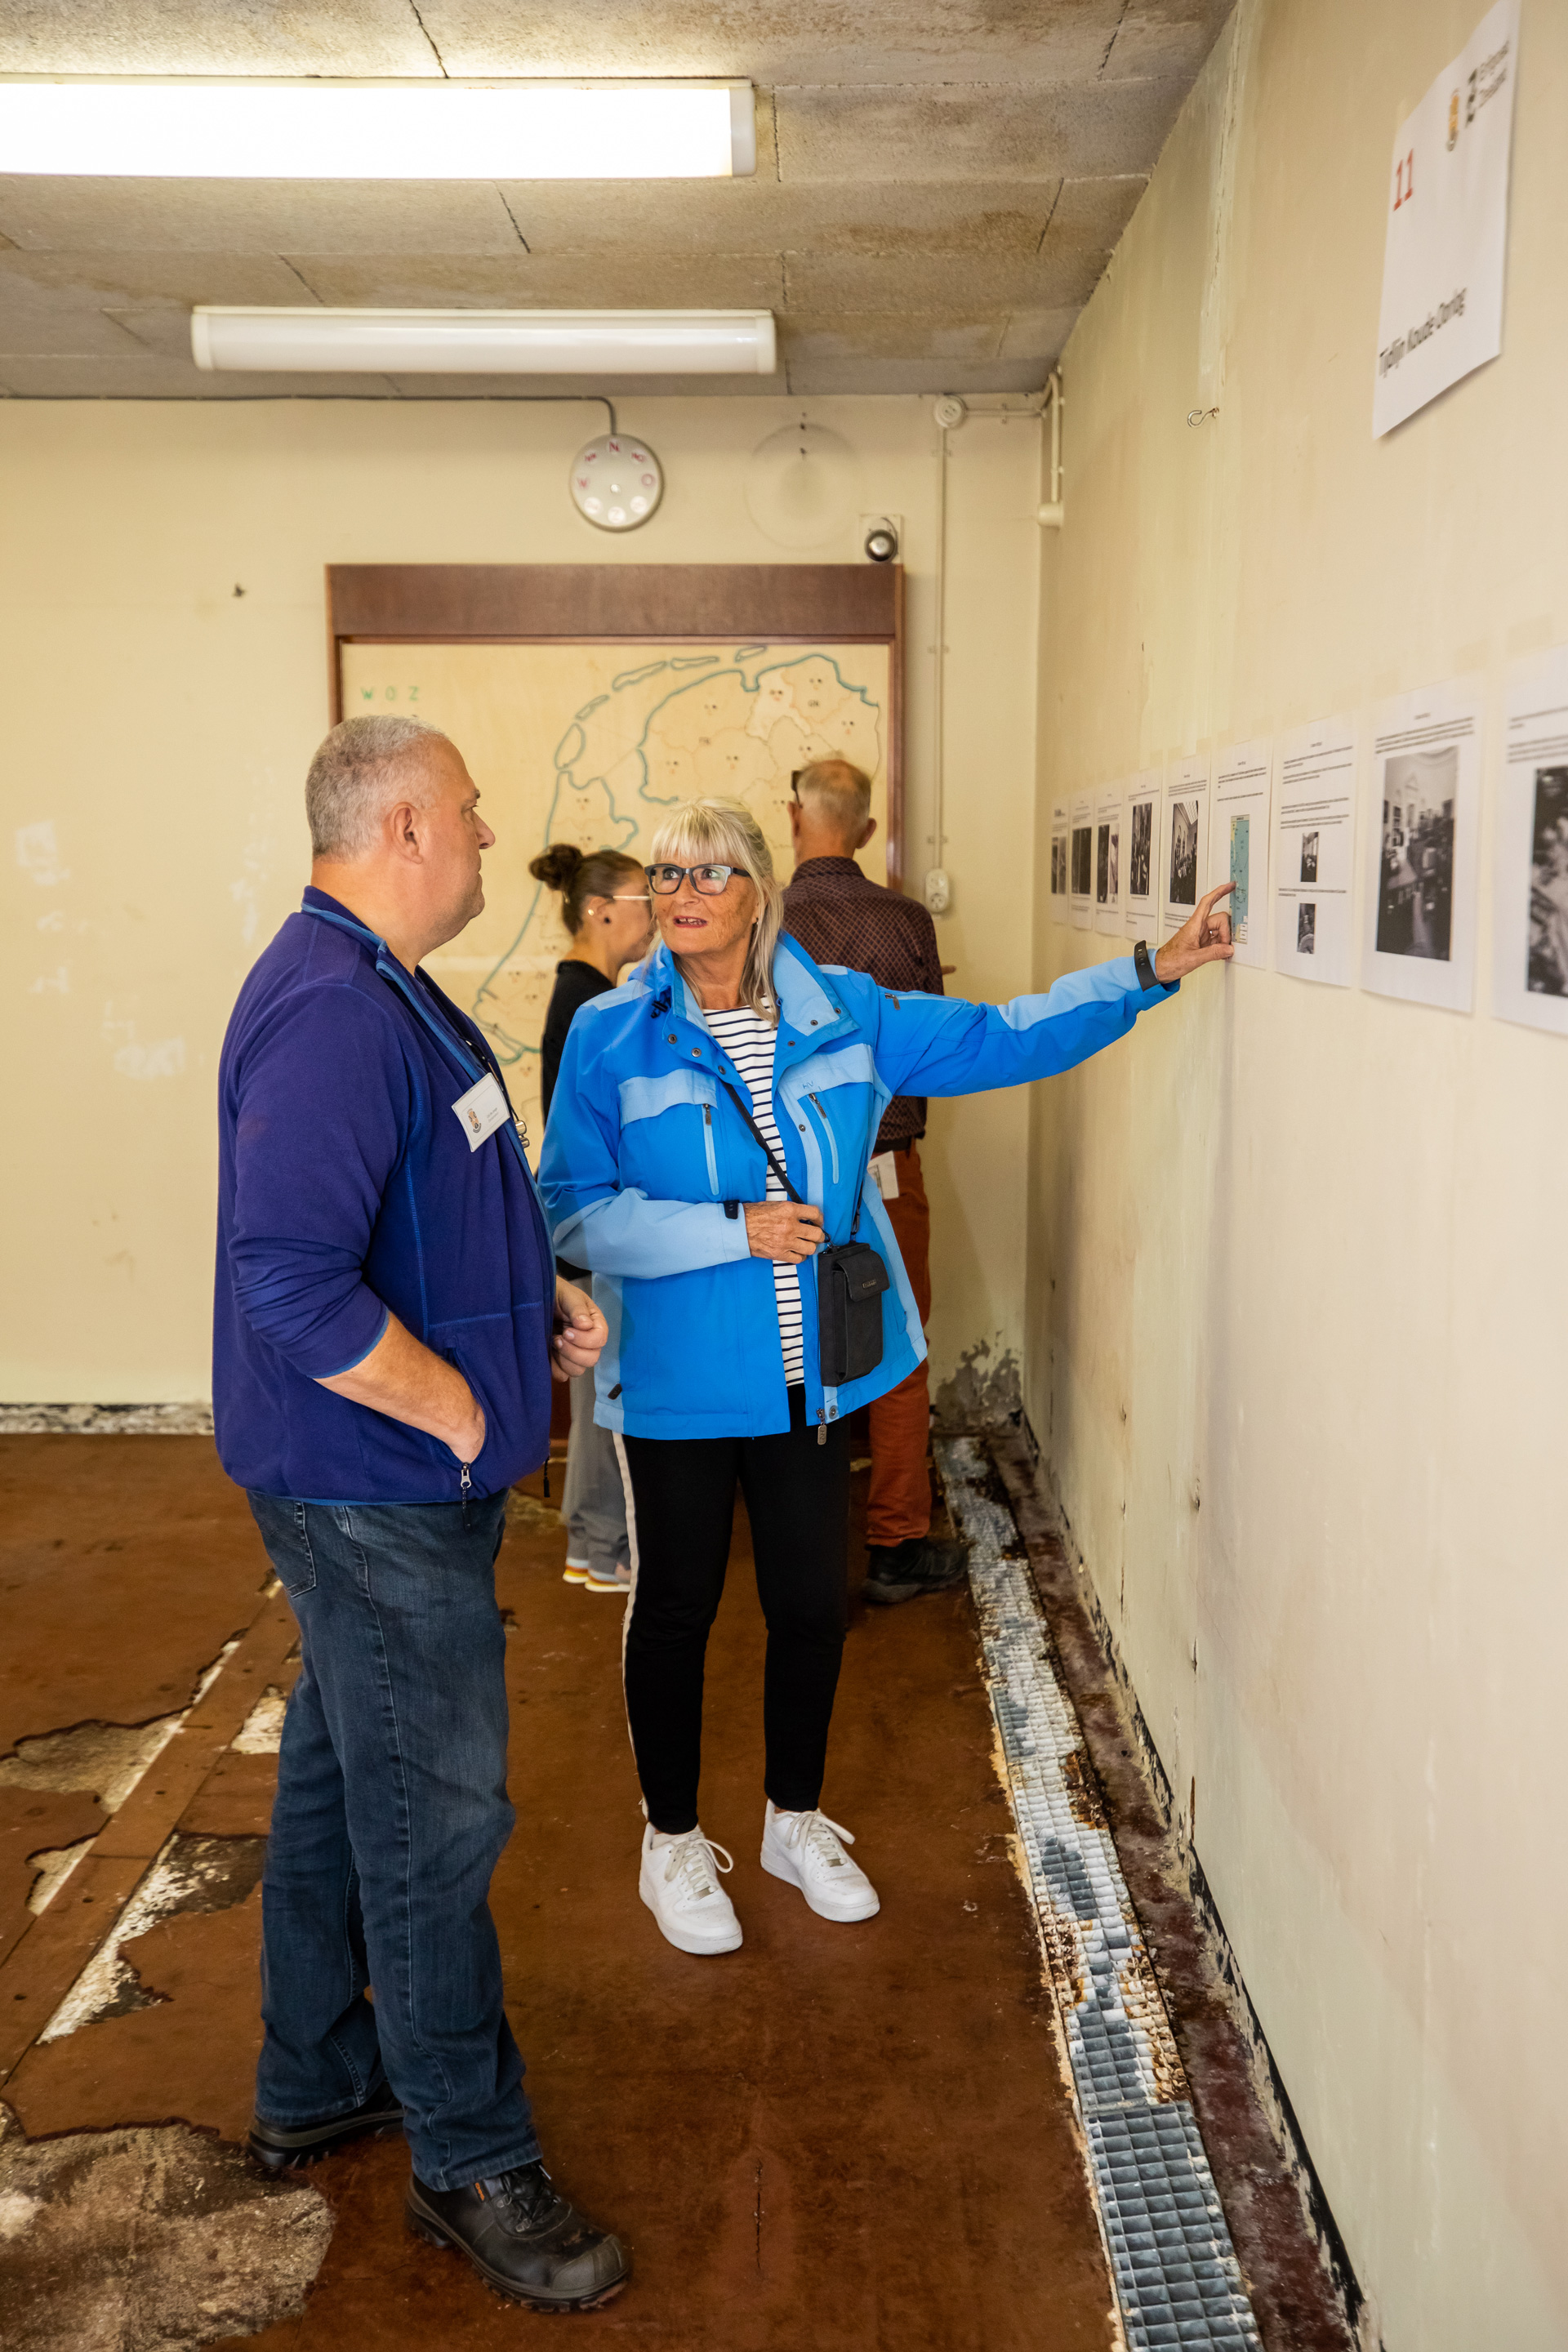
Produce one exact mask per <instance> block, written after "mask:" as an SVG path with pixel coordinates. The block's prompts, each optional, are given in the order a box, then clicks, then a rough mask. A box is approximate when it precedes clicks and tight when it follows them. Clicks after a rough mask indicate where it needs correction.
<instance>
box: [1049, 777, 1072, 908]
mask: <svg viewBox="0 0 1568 2352" xmlns="http://www.w3.org/2000/svg"><path fill="white" fill-rule="evenodd" d="M1068 846H1069V828H1068V804H1067V803H1066V801H1057V802H1055V803H1053V804H1052V808H1051V920H1052V922H1053V923H1065V922H1066V921H1067V919H1068Z"/></svg>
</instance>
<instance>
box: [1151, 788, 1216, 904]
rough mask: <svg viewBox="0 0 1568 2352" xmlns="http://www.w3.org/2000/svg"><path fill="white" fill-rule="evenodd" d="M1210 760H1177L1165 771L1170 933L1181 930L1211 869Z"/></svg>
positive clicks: (1167, 887)
mask: <svg viewBox="0 0 1568 2352" xmlns="http://www.w3.org/2000/svg"><path fill="white" fill-rule="evenodd" d="M1208 824H1209V763H1208V761H1207V760H1173V761H1172V762H1171V764H1170V766H1169V767H1168V768H1167V769H1166V771H1165V825H1164V867H1165V897H1164V904H1163V908H1162V909H1161V920H1162V922H1163V926H1164V929H1165V931H1166V933H1167V935H1168V934H1169V933H1171V932H1172V931H1179V930H1180V929H1181V928H1182V925H1183V924H1184V922H1185V921H1186V919H1187V917H1188V916H1189V915H1190V914H1191V913H1192V911H1193V909H1194V907H1195V906H1196V905H1197V903H1198V886H1199V882H1200V879H1201V877H1202V876H1203V875H1204V874H1205V871H1206V870H1207V857H1208Z"/></svg>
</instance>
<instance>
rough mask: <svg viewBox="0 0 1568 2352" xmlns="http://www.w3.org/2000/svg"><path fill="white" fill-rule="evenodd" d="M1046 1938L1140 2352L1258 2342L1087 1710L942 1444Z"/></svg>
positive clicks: (1009, 1537) (1014, 1567) (1124, 2307)
mask: <svg viewBox="0 0 1568 2352" xmlns="http://www.w3.org/2000/svg"><path fill="white" fill-rule="evenodd" d="M936 1456H937V1462H938V1465H939V1466H940V1468H941V1470H942V1477H943V1480H944V1482H945V1484H946V1487H947V1499H948V1508H949V1509H950V1511H951V1512H952V1520H953V1525H954V1526H955V1527H956V1528H958V1530H959V1532H960V1533H961V1534H962V1535H963V1536H964V1537H966V1538H968V1541H969V1543H970V1546H971V1550H970V1556H969V1580H970V1584H971V1587H972V1589H973V1594H974V1603H975V1608H976V1610H977V1612H978V1613H979V1618H980V1633H981V1641H982V1644H983V1647H984V1657H985V1674H986V1680H987V1682H988V1684H989V1686H990V1692H991V1703H992V1706H993V1709H994V1713H995V1717H996V1727H997V1730H998V1732H999V1733H1000V1736H1001V1740H1002V1748H1003V1753H1004V1755H1005V1759H1006V1764H1007V1777H1008V1783H1009V1792H1010V1795H1011V1797H1012V1802H1013V1812H1014V1817H1015V1819H1016V1822H1017V1825H1018V1835H1019V1839H1020V1841H1021V1843H1022V1845H1023V1849H1024V1854H1025V1859H1026V1864H1027V1867H1028V1874H1029V1885H1030V1887H1031V1890H1032V1892H1033V1895H1034V1898H1035V1914H1036V1917H1037V1921H1038V1924H1039V1930H1040V1942H1041V1945H1042V1947H1043V1948H1044V1951H1045V1955H1046V1962H1047V1967H1048V1969H1049V1970H1050V1975H1051V1981H1052V1984H1053V1986H1054V1987H1055V1990H1056V1995H1057V2000H1058V2005H1059V2007H1060V2011H1061V2015H1062V2018H1063V2021H1064V2022H1065V2025H1066V2028H1067V2042H1068V2058H1069V2060H1070V2062H1071V2065H1072V2076H1073V2084H1074V2087H1075V2089H1076V2091H1077V2095H1078V2103H1079V2113H1080V2114H1081V2116H1082V2118H1083V2126H1084V2131H1085V2135H1086V2137H1087V2139H1088V2142H1089V2169H1090V2173H1091V2176H1092V2178H1093V2182H1094V2189H1095V2195H1096V2198H1097V2199H1098V2200H1099V2205H1100V2221H1101V2224H1102V2226H1103V2229H1104V2231H1105V2240H1106V2245H1107V2248H1108V2251H1109V2252H1110V2264H1111V2272H1112V2276H1113V2278H1114V2280H1115V2284H1116V2298H1117V2302H1118V2304H1119V2305H1120V2306H1121V2318H1122V2324H1123V2326H1124V2327H1125V2329H1126V2332H1127V2341H1128V2343H1129V2344H1130V2345H1131V2346H1132V2347H1134V2352H1154V2347H1160V2352H1164V2347H1167V2346H1169V2347H1182V2346H1187V2345H1197V2346H1205V2345H1207V2346H1221V2345H1223V2346H1226V2347H1234V2346H1249V2347H1256V2352H1260V2347H1261V2343H1262V2338H1261V2337H1260V2336H1259V2335H1258V2322H1257V2320H1256V2319H1255V2318H1254V2317H1253V2314H1252V2305H1251V2304H1250V2303H1249V2302H1248V2300H1247V2289H1246V2287H1245V2286H1244V2285H1243V2284H1242V2278H1241V2269H1240V2265H1239V2264H1238V2263H1237V2259H1236V2252H1235V2249H1234V2248H1233V2247H1232V2245H1231V2242H1230V2232H1229V2231H1228V2230H1227V2229H1226V2222H1225V2214H1224V2211H1223V2210H1222V2209H1221V2206H1220V2201H1219V2192H1218V2190H1217V2189H1215V2183H1214V2175H1213V2173H1212V2172H1211V2171H1210V2169H1209V2161H1208V2158H1207V2156H1206V2155H1205V2152H1204V2144H1203V2140H1202V2138H1201V2137H1200V2135H1199V2132H1198V2126H1197V2118H1196V2116H1194V2112H1193V2103H1192V2095H1191V2093H1190V2091H1189V2090H1188V2087H1187V2081H1186V2076H1185V2074H1184V2073H1183V2070H1182V2062H1181V2059H1180V2058H1179V2056H1178V2055H1177V2052H1176V2045H1175V2042H1174V2040H1173V2036H1172V2033H1171V2027H1170V2021H1169V2020H1168V2018H1167V2017H1166V2015H1165V2009H1164V2003H1163V2000H1161V1997H1160V1992H1159V1988H1158V1986H1157V1984H1156V1982H1155V1979H1154V1971H1153V1969H1152V1965H1151V1962H1150V1959H1149V1955H1148V1951H1147V1949H1146V1948H1145V1946H1144V1942H1143V1934H1142V1928H1141V1927H1139V1925H1138V1920H1137V1916H1136V1914H1135V1913H1134V1911H1133V1908H1132V1900H1131V1895H1129V1894H1128V1892H1127V1882H1126V1880H1125V1879H1124V1878H1123V1877H1122V1875H1121V1864H1120V1862H1119V1861H1118V1860H1117V1855H1116V1848H1115V1846H1114V1844H1113V1843H1112V1842H1111V1837H1110V1831H1109V1830H1108V1829H1107V1827H1106V1825H1105V1822H1103V1820H1102V1819H1101V1818H1100V1807H1099V1801H1098V1798H1097V1795H1096V1793H1095V1784H1094V1779H1093V1775H1092V1773H1091V1772H1090V1771H1089V1759H1088V1756H1087V1752H1086V1750H1085V1748H1084V1743H1083V1734H1082V1732H1081V1730H1080V1729H1079V1722H1078V1717H1076V1715H1075V1714H1074V1713H1073V1709H1072V1706H1071V1703H1070V1701H1069V1700H1068V1696H1067V1693H1066V1692H1065V1691H1064V1690H1063V1688H1062V1686H1061V1684H1060V1683H1059V1682H1058V1678H1057V1674H1056V1669H1055V1666H1054V1664H1052V1660H1051V1654H1050V1651H1049V1648H1048V1645H1047V1640H1046V1634H1045V1624H1044V1619H1043V1616H1042V1613H1041V1610H1040V1604H1039V1601H1038V1599H1037V1596H1036V1592H1035V1588H1034V1584H1033V1582H1032V1581H1031V1580H1030V1577H1029V1572H1028V1567H1027V1562H1026V1555H1025V1551H1024V1546H1023V1542H1022V1540H1021V1538H1020V1537H1019V1534H1018V1530H1017V1528H1016V1524H1015V1522H1014V1518H1013V1515H1012V1513H1011V1511H1010V1510H1008V1509H1007V1507H1006V1506H1005V1504H1003V1503H999V1502H997V1501H995V1500H994V1486H995V1477H996V1474H995V1472H994V1469H993V1468H992V1465H991V1462H990V1459H989V1456H988V1455H987V1454H986V1453H985V1450H984V1446H983V1445H982V1444H980V1443H979V1441H978V1440H976V1439H974V1438H972V1437H954V1438H942V1439H939V1440H938V1443H937V1447H936Z"/></svg>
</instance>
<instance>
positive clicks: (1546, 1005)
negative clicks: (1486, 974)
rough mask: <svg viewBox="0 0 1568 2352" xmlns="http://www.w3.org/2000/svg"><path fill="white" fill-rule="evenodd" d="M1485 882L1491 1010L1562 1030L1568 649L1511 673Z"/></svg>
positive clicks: (1565, 1032) (1567, 937)
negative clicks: (1490, 895)
mask: <svg viewBox="0 0 1568 2352" xmlns="http://www.w3.org/2000/svg"><path fill="white" fill-rule="evenodd" d="M1492 887H1493V891H1494V893H1495V898H1494V906H1493V919H1492V939H1493V954H1494V964H1493V971H1492V1011H1493V1012H1494V1013H1498V1014H1500V1016H1501V1018H1502V1019H1503V1020H1504V1021H1522V1022H1523V1023H1524V1024H1525V1025H1526V1026H1527V1027H1528V1028H1531V1029H1555V1030H1556V1032H1557V1033H1558V1034H1559V1036H1568V646H1554V647H1553V649H1552V652H1551V653H1549V654H1546V655H1544V656H1542V658H1541V659H1539V660H1537V661H1533V662H1531V663H1529V664H1528V665H1526V666H1523V667H1520V668H1519V669H1516V670H1515V671H1514V672H1513V674H1512V676H1511V677H1510V680H1509V688H1508V707H1507V717H1506V720H1505V725H1504V732H1503V772H1502V807H1501V810H1500V818H1499V824H1498V838H1497V849H1496V852H1495V855H1494V858H1493V866H1492Z"/></svg>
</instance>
